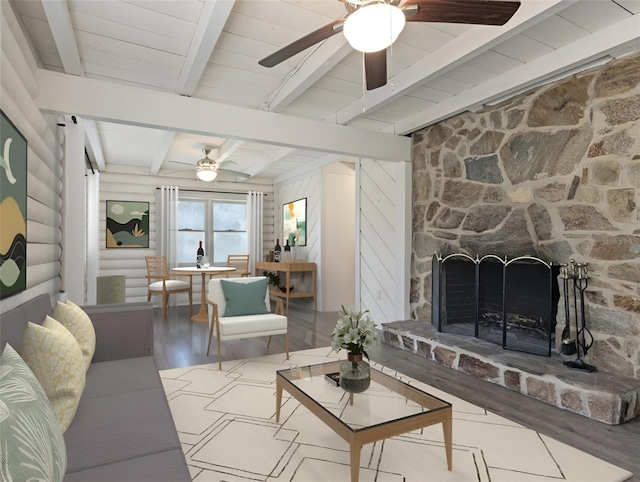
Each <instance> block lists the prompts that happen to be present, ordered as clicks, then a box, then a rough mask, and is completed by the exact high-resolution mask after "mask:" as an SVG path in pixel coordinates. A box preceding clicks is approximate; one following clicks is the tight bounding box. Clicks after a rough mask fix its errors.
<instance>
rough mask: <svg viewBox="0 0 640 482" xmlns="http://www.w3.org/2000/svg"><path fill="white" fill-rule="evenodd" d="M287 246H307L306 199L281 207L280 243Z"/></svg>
mask: <svg viewBox="0 0 640 482" xmlns="http://www.w3.org/2000/svg"><path fill="white" fill-rule="evenodd" d="M287 240H288V241H289V246H306V245H307V198H306V197H305V198H302V199H298V200H297V201H291V202H288V203H286V204H284V205H283V206H282V243H283V244H284V243H286V242H287Z"/></svg>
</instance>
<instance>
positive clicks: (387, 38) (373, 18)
mask: <svg viewBox="0 0 640 482" xmlns="http://www.w3.org/2000/svg"><path fill="white" fill-rule="evenodd" d="M404 24H405V18H404V13H403V12H402V10H400V9H399V8H398V7H396V6H395V5H390V4H388V3H385V2H380V1H376V2H373V3H369V4H366V5H364V6H363V7H360V8H359V9H358V10H356V11H355V12H353V13H352V14H351V15H349V16H348V17H347V20H346V21H345V22H344V36H345V38H346V39H347V41H348V42H349V44H350V45H351V46H352V47H353V48H354V49H356V50H358V51H360V52H365V53H370V52H379V51H380V50H383V49H386V48H387V47H389V46H390V45H391V44H392V43H393V42H395V41H396V39H397V38H398V36H399V35H400V32H402V29H403V28H404Z"/></svg>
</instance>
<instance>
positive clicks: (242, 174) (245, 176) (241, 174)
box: [218, 169, 251, 179]
mask: <svg viewBox="0 0 640 482" xmlns="http://www.w3.org/2000/svg"><path fill="white" fill-rule="evenodd" d="M218 172H222V173H224V174H230V175H232V176H235V177H241V178H243V179H249V178H250V177H251V175H250V174H247V173H246V172H240V171H230V170H229V169H219V170H218Z"/></svg>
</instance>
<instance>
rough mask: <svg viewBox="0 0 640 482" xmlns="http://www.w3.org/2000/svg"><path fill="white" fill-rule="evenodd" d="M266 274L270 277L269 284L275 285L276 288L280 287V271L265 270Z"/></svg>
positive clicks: (264, 273)
mask: <svg viewBox="0 0 640 482" xmlns="http://www.w3.org/2000/svg"><path fill="white" fill-rule="evenodd" d="M262 274H263V275H264V276H266V277H267V278H269V284H270V285H272V286H274V287H275V288H279V287H280V275H279V274H278V273H274V272H272V271H263V273H262Z"/></svg>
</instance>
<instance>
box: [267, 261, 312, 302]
mask: <svg viewBox="0 0 640 482" xmlns="http://www.w3.org/2000/svg"><path fill="white" fill-rule="evenodd" d="M263 271H273V272H277V273H284V274H285V283H284V286H286V287H287V288H286V289H285V291H281V290H280V289H279V288H276V287H272V286H270V287H269V293H270V295H271V296H273V297H276V298H283V299H284V300H286V313H287V314H288V313H289V300H290V299H292V298H293V299H295V298H313V309H314V310H317V309H318V304H317V300H316V264H315V263H306V262H301V261H281V262H279V263H277V262H272V261H257V262H256V276H262V273H263ZM291 273H311V289H310V290H309V291H296V290H295V288H294V290H293V291H291V290H289V287H290V286H291Z"/></svg>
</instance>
